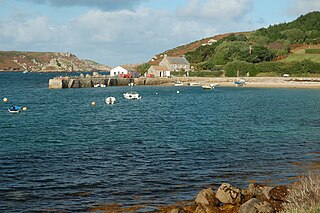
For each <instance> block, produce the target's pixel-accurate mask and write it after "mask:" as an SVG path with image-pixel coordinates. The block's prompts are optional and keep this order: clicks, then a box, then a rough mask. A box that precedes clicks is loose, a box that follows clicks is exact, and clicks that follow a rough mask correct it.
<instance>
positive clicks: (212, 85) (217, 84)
mask: <svg viewBox="0 0 320 213" xmlns="http://www.w3.org/2000/svg"><path fill="white" fill-rule="evenodd" d="M209 86H211V87H217V86H219V83H215V84H209Z"/></svg>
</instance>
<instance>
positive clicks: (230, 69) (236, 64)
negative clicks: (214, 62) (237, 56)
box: [224, 61, 257, 77]
mask: <svg viewBox="0 0 320 213" xmlns="http://www.w3.org/2000/svg"><path fill="white" fill-rule="evenodd" d="M224 69H225V71H226V76H228V77H237V72H239V75H240V76H247V73H249V74H250V76H256V74H257V70H256V68H255V66H254V64H251V63H248V62H245V61H233V62H229V63H228V64H227V65H226V66H224Z"/></svg>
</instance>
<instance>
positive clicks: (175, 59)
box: [167, 57, 190, 65]
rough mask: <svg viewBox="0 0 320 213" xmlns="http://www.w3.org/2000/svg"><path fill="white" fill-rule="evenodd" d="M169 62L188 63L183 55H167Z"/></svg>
mask: <svg viewBox="0 0 320 213" xmlns="http://www.w3.org/2000/svg"><path fill="white" fill-rule="evenodd" d="M167 60H168V61H169V63H170V64H184V65H190V63H189V62H188V61H187V59H186V58H185V57H167Z"/></svg>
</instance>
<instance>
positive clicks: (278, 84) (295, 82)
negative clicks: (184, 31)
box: [163, 77, 320, 89]
mask: <svg viewBox="0 0 320 213" xmlns="http://www.w3.org/2000/svg"><path fill="white" fill-rule="evenodd" d="M171 79H173V80H172V82H170V83H169V82H167V83H163V85H166V86H172V84H173V83H174V82H175V81H181V82H182V83H188V82H198V83H199V85H200V86H202V85H206V84H211V83H219V86H222V87H236V85H235V84H234V82H235V81H238V80H240V79H244V80H245V81H246V84H245V85H244V86H243V87H250V88H306V89H308V88H310V89H320V78H311V77H301V78H296V77H243V78H240V77H239V78H236V77H219V78H211V77H210V78H209V77H174V78H171ZM186 86H187V85H186Z"/></svg>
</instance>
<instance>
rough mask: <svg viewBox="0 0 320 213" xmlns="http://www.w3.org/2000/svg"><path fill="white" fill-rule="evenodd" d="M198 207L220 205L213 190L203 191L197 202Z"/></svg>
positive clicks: (199, 194)
mask: <svg viewBox="0 0 320 213" xmlns="http://www.w3.org/2000/svg"><path fill="white" fill-rule="evenodd" d="M195 203H196V205H213V206H217V205H219V203H220V202H219V200H218V199H217V198H216V197H215V194H214V192H213V190H212V189H211V188H208V189H202V190H201V191H200V192H199V193H198V195H197V197H196V200H195Z"/></svg>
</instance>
